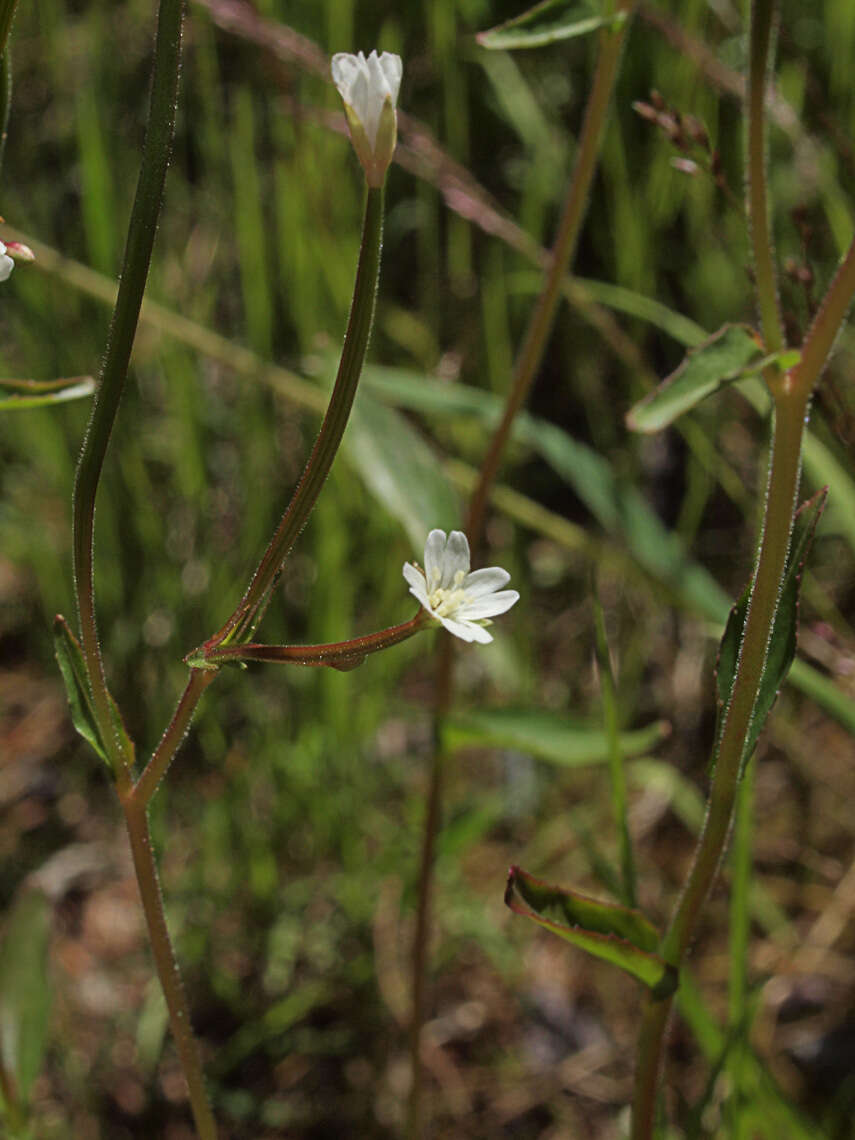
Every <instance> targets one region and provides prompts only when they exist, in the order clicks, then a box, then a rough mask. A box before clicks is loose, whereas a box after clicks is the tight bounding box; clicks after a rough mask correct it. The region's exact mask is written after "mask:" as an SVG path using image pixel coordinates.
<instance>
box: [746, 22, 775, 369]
mask: <svg viewBox="0 0 855 1140" xmlns="http://www.w3.org/2000/svg"><path fill="white" fill-rule="evenodd" d="M776 7H777V4H776V0H753V3H752V5H751V36H750V58H749V72H748V87H747V92H746V96H747V107H746V121H747V126H748V136H747V141H746V151H747V154H746V164H747V168H746V172H747V176H748V185H747V192H748V218H749V222H750V227H751V246H752V249H753V252H754V277H755V286H756V292H757V304H758V307H759V310H760V323H761V326H762V329H763V338H764V340H765V342H766V351H767V352H770V353H772V352H779V351H780V350H781V349H782V348H783V346H784V334H783V331H782V326H781V315H780V312H779V309H778V286H777V278H776V275H775V261H774V257H773V253H772V241H771V234H770V229H769V201H768V187H767V184H766V91H767V89H768V85H769V76H770V65H771V59H772V50H771V49H772V40H773V32H774V25H775V10H776Z"/></svg>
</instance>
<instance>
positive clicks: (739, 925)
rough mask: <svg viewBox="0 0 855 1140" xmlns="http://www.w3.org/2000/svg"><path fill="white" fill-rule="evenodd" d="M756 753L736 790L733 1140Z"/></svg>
mask: <svg viewBox="0 0 855 1140" xmlns="http://www.w3.org/2000/svg"><path fill="white" fill-rule="evenodd" d="M755 767H756V753H755V757H754V758H752V759H751V760H750V761H749V762H748V764H747V765H746V767H745V772H744V775H743V777H742V779H741V780H740V782H739V785H738V787H737V790H736V814H735V820H734V826H733V849H732V856H731V868H732V875H731V891H730V938H729V943H730V945H729V955H730V969H729V971H728V983H729V984H728V1023H729V1029H730V1033H731V1035H732V1038H733V1044H732V1046H731V1049H730V1054H729V1056H728V1060H727V1070H728V1073H729V1074H730V1077H731V1080H732V1081H733V1084H734V1087H735V1089H736V1090H737V1095H736V1098H735V1100H736V1104H735V1116H734V1120H733V1123H732V1125H731V1128H732V1129H733V1130H734V1135H733V1140H745V1138H746V1137H747V1135H748V1132H747V1128H746V1124H747V1121H746V1119H745V1114H744V1113H743V1112H741V1111H740V1104H741V1103H742V1101H743V1093H742V1090H743V1089H744V1087H745V1073H746V1069H747V1065H748V1060H749V1056H750V1046H749V1042H748V1038H747V1032H748V947H749V941H750V935H751V905H750V904H751V867H752V862H753V856H754V852H753V815H754V771H755Z"/></svg>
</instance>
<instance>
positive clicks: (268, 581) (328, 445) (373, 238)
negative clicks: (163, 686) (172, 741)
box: [204, 186, 383, 657]
mask: <svg viewBox="0 0 855 1140" xmlns="http://www.w3.org/2000/svg"><path fill="white" fill-rule="evenodd" d="M382 239H383V187H382V186H379V187H376V186H369V187H368V188H367V191H366V195H365V214H364V219H363V226H362V244H361V247H360V251H359V265H358V267H357V271H356V284H355V286H354V290H353V301H352V304H351V308H350V318H349V320H348V324H347V331H346V333H345V337H344V345H343V347H342V353H341V359H340V361H339V367H338V374H337V376H336V381H335V387H334V388H333V392H332V396H331V398H330V402H329V406H328V407H327V411H326V415H325V416H324V420H323V423H322V425H321V429H320V432H319V433H318V437H317V439H316V440H315V445H314V447H313V448H312V453H311V455H310V456H309V461H308V463H307V464H306V468H305V470H304V471H303V474H302V476H301V478H300V482H299V483H298V484H297V488H296V490H295V491H294V494H293V496H292V498H291V502H290V503H289V505H288V508H287V509H286V511H285V514H284V515H283V516H282V520H281V522H280V523H279V526H278V527H277V528H276V532H275V534H274V535H273V538H272V539H271V540H270V544H269V545H268V547H267V550H266V551H265V552H264V555H263V556H262V559H261V561H260V562H259V564H258V567H257V569H256V571H255V573H254V574H253V576H252V579H251V581H250V583H249V586H248V587H247V589H246V592H245V594H244V596H243V598H242V599H241V601H240V602H239V604H238V606H237V608H236V609H235V610H234V612H233V613H232V615H231V617H230V618H229V619H228V621H227V622H226V623H225V625H224V626H223V627H222V628H221V629H220V630H219V632H217V633H215V634H214V636H213V637H211V638H210V639H209V640H208V641H207V642H205V645H204V655H205V656H206V657H207V656H209V655H210V652H211V650H213V649H215V648H217V647H218V646H221V645H230V644H232V643H234V642H239V641H241V640H242V639H244V638H247V637H249V636H251V634H252V631H253V630H254V629H255V627H256V626H257V625H258V622H259V621H260V619H261V617H262V615H263V613H264V610H265V608H266V606H267V602H268V601H269V598H270V595H271V592H272V590H273V588H274V586H275V584H276V582H277V580H278V578H279V574H280V572H281V570H282V564H283V563H284V561H285V559H286V558H287V556H288V553H289V551H290V550H291V548H292V546H293V545H294V543H295V542H296V540H297V537H298V535H299V534H300V531H301V530H302V529H303V527H304V526H305V524H306V520H307V519H308V517H309V515H310V514H311V511H312V508H313V507H314V505H315V503H316V502H317V498H318V495H319V494H320V492H321V488H322V487H323V485H324V482H325V481H326V477H327V475H328V474H329V471H330V468H331V467H332V463H333V460H334V459H335V456H336V453H337V451H338V449H339V446H340V445H341V440H342V437H343V435H344V429H345V428H346V426H347V421H348V418H349V416H350V410H351V408H352V407H353V401H354V399H355V397H356V389H357V386H358V384H359V377H360V375H361V372H362V365H363V363H364V361H365V353H366V351H367V348H368V341H369V337H370V335H371V327H372V325H373V322H374V302H375V297H376V294H377V282H378V279H379V275H380V252H381V249H382Z"/></svg>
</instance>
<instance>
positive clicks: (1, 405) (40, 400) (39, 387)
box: [0, 376, 95, 412]
mask: <svg viewBox="0 0 855 1140" xmlns="http://www.w3.org/2000/svg"><path fill="white" fill-rule="evenodd" d="M94 391H95V381H94V380H93V379H92V377H91V376H70V377H67V378H64V379H62V380H0V412H14V411H26V410H27V409H29V408H42V407H44V406H45V405H46V404H64V403H66V402H67V401H68V400H81V399H83V398H84V397H86V396H91V395H92V393H93V392H94Z"/></svg>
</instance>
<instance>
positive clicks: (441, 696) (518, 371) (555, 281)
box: [407, 0, 635, 1140]
mask: <svg viewBox="0 0 855 1140" xmlns="http://www.w3.org/2000/svg"><path fill="white" fill-rule="evenodd" d="M634 7H635V2H634V0H620V3H619V4H618V5H617V11H618V12H619V13H620V14H623V15H624V16H625V17H626V18H625V19H622V20H618V21H615V24H614V25H613V26H612V27H611V28H605V29H603V31H602V32H601V33H600V40H599V54H598V57H597V69H596V73H595V75H594V82H593V85H592V88H591V93H590V96H589V97H588V103H587V107H586V109H585V118H584V123H583V125H582V133H581V135H580V138H579V146H578V151H577V158H576V164H575V167H574V169H573V174H572V176H571V179H570V184H569V187H568V191H567V197H566V199H565V201H564V207H563V210H562V213H561V219H560V221H559V225H558V231H557V233H556V237H555V242H554V244H553V247H552V252H551V255H550V258H549V263H548V268H547V272H546V277H545V280H544V283H543V288H542V289H541V292H540V295H539V297H538V299H537V302H536V303H535V307H534V310H533V312H532V315H531V319H530V321H529V324H528V328H527V330H526V334H525V337H524V340H523V343H522V346H521V348H520V352H519V355H518V357H517V360H516V363H515V365H514V372H513V376H512V378H511V386H510V391H509V393H508V398H507V401H506V403H505V409H504V413H503V415H502V420H501V422H500V424H499V426H498V427H497V428H496V431H495V432H494V434H493V438H492V440H491V441H490V446H489V448H488V450H487V454H486V456H485V457H484V462H483V463H482V465H481V470H480V473H479V477H478V482H477V485H476V487H475V490H474V492H473V494H472V497H471V499H470V503H469V510H468V513H467V521H466V531H467V534H468V536H469V544H470V550H471V553H472V557H473V560H474V559H475V556H476V554H477V551H478V548H479V546H480V543H481V534H482V531H483V527H484V517H485V514H486V509H487V503H488V502H489V500H490V496H491V493H492V489H493V485H494V483H495V481H496V476H497V474H498V471H499V465H500V463H501V459H502V455H503V453H504V450H505V447H506V446H507V442H508V439H509V437H510V433H511V428H512V426H513V422H514V419H515V417H516V415H517V413H518V412H519V411H520V409H521V408H522V406H523V404H524V402H525V399H526V397H527V395H528V393H529V390H530V388H531V385H532V382H533V381H534V377H535V375H536V374H537V370H538V368H539V367H540V363H541V361H542V360H543V355H544V353H545V351H546V346H547V342H548V340H549V335H550V333H551V331H552V328H553V325H554V323H555V315H556V312H557V310H558V303H559V301H560V299H561V296H562V291H563V289H564V286H565V276H566V273H567V268H568V266H569V264H570V261H571V259H572V257H573V253H574V250H575V248H576V244H577V241H578V237H579V230H580V228H581V225H582V220H583V218H584V216H585V207H586V205H587V202H588V195H589V192H590V188H591V181H592V179H593V176H594V171H595V169H596V164H597V158H598V155H599V149H600V140H601V138H602V134H603V129H604V127H605V122H606V115H607V113H608V109H609V104H610V101H611V94H612V90H613V88H614V83H615V79H616V77H617V72H618V64H619V62H620V56H621V50H622V48H623V43H624V40H625V37H626V32H627V29H628V27H629V14H630V13H631V12H632V10H633V8H634ZM453 673H454V645H453V642H452V639H451V638H444V639H443V640H442V642H441V644H440V650H439V656H438V659H437V670H436V680H435V685H434V738H435V745H434V752H433V758H432V762H431V771H430V784H429V788H428V798H427V808H426V811H425V820H424V826H423V831H422V851H421V863H420V867H419V881H418V902H417V910H416V931H415V941H414V944H413V961H412V981H411V985H412V1017H411V1024H410V1072H411V1080H412V1084H411V1087H410V1102H409V1113H408V1133H407V1134H408V1136H409V1137H410V1140H419V1138H420V1136H421V1133H422V1129H423V1096H422V1093H423V1084H424V1074H423V1068H422V1063H421V1035H422V1026H423V1024H424V1019H425V1000H426V991H427V949H428V942H429V938H430V905H431V893H432V886H433V869H434V860H435V853H436V837H437V832H438V830H439V825H440V821H441V818H442V783H443V773H444V768H445V763H446V756H445V754H444V751H443V749H442V746H441V743H440V741H441V736H442V728H443V722H444V719H445V717H446V715H447V712H448V708H449V706H450V703H451V692H452V688H453Z"/></svg>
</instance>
